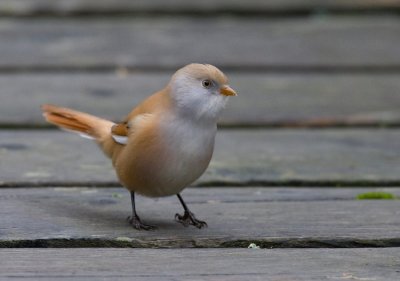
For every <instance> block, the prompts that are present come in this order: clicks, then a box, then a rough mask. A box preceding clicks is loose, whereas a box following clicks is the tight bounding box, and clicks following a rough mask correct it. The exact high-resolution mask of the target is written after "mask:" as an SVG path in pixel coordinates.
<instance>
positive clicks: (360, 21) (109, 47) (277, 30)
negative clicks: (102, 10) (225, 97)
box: [0, 16, 400, 71]
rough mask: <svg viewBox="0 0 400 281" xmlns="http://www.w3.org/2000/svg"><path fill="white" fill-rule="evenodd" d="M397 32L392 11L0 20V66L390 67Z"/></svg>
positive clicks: (395, 62)
mask: <svg viewBox="0 0 400 281" xmlns="http://www.w3.org/2000/svg"><path fill="white" fill-rule="evenodd" d="M399 33H400V24H399V20H398V18H397V17H390V16H370V17H368V16H366V17H322V18H314V17H308V18H293V19H286V20H268V19H264V18H261V19H260V18H246V19H242V20H237V19H235V18H230V17H224V18H207V19H204V18H189V17H178V18H176V17H175V18H171V17H164V18H120V19H114V20H112V19H95V20H84V19H73V20H62V19H41V20H35V21H31V20H18V21H16V20H10V19H2V20H0V37H1V38H2V39H3V40H1V43H0V68H1V69H3V70H11V69H14V70H15V69H18V70H26V69H41V68H42V69H76V68H78V69H85V68H89V69H109V68H113V67H118V66H128V67H131V68H133V69H137V68H150V69H166V68H167V69H176V68H178V67H179V66H182V65H184V64H187V63H190V62H202V63H212V64H215V65H217V66H220V67H222V68H224V67H231V68H247V69H260V68H261V69H281V70H282V69H283V70H290V69H295V70H296V69H297V70H298V71H301V70H302V69H304V68H310V69H314V70H320V69H332V68H333V69H335V68H350V69H352V68H356V69H361V70H362V69H364V68H366V69H371V68H375V67H378V68H381V69H382V68H383V69H386V68H389V69H391V68H394V69H397V68H398V67H399V65H400V55H399V54H400V51H399V48H397V46H399V45H400V36H397V35H398V34H399ZM203 35H206V36H203ZM199 38H201V39H200V40H199ZM377 42H379V44H377Z"/></svg>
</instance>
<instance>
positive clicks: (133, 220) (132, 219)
mask: <svg viewBox="0 0 400 281" xmlns="http://www.w3.org/2000/svg"><path fill="white" fill-rule="evenodd" d="M131 202H132V216H131V217H128V222H129V223H130V224H131V225H132V226H133V227H134V228H136V229H138V230H142V229H143V230H153V229H155V226H152V225H148V224H144V223H143V222H142V221H141V220H140V218H139V216H138V214H137V213H136V207H135V192H133V191H131Z"/></svg>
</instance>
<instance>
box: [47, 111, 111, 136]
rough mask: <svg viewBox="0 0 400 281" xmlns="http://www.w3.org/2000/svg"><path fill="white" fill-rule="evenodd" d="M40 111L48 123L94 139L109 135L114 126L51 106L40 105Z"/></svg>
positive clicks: (104, 121)
mask: <svg viewBox="0 0 400 281" xmlns="http://www.w3.org/2000/svg"><path fill="white" fill-rule="evenodd" d="M42 111H43V116H44V117H45V118H46V120H47V121H48V122H49V123H52V124H54V125H57V126H59V127H60V128H62V129H66V130H68V131H73V132H76V133H79V134H83V135H87V136H90V137H93V138H96V139H98V138H101V137H102V136H104V135H109V134H110V130H111V127H112V126H113V125H114V123H113V122H111V121H108V120H105V119H101V118H98V117H96V116H93V115H90V114H87V113H84V112H80V111H76V110H73V109H69V108H64V107H59V106H55V105H51V104H44V105H42Z"/></svg>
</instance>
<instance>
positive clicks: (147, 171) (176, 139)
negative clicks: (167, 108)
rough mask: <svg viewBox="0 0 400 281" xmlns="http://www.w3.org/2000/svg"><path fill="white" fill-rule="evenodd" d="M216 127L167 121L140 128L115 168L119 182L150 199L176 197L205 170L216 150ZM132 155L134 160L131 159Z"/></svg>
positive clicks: (170, 119)
mask: <svg viewBox="0 0 400 281" xmlns="http://www.w3.org/2000/svg"><path fill="white" fill-rule="evenodd" d="M215 134H216V126H215V125H214V126H204V125H198V124H193V123H191V122H187V121H185V120H180V119H173V118H164V119H163V120H159V121H158V122H153V123H151V122H150V123H149V125H148V126H144V127H143V128H140V129H139V128H138V130H137V133H136V134H135V135H134V136H133V139H132V141H131V142H130V143H128V145H127V148H126V149H127V150H129V151H130V153H125V154H124V155H123V156H122V155H121V156H122V157H121V160H122V159H125V160H124V161H119V163H121V164H120V165H118V163H117V165H116V169H117V173H118V172H119V173H118V174H119V177H120V180H121V182H122V183H124V184H125V186H126V187H127V188H128V189H130V190H133V191H136V192H138V193H141V194H142V195H145V196H150V197H161V196H169V195H174V194H177V193H179V192H180V191H182V189H184V188H185V187H186V186H188V185H189V184H191V183H192V182H194V181H195V180H196V179H198V178H199V177H200V176H201V175H202V174H203V173H204V171H205V170H206V168H207V166H208V164H209V162H210V160H211V156H212V153H213V150H214V140H215ZM131 155H132V156H133V157H131Z"/></svg>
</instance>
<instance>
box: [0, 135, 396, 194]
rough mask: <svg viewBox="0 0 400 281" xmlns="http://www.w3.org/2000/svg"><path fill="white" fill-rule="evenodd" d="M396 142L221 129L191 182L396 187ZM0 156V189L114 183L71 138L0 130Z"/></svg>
mask: <svg viewBox="0 0 400 281" xmlns="http://www.w3.org/2000/svg"><path fill="white" fill-rule="evenodd" d="M399 138H400V132H399V131H398V130H397V129H389V130H385V129H381V130H376V129H358V130H347V129H330V130H314V131H309V130H293V129H287V130H221V131H220V132H219V133H218V135H217V141H216V147H215V153H214V157H213V159H212V161H211V165H210V167H209V168H208V170H207V171H206V173H205V174H204V175H203V176H202V177H201V178H200V179H199V180H198V181H197V182H196V184H197V185H211V184H222V185H229V184H235V185H246V184H268V183H269V182H274V183H275V184H279V183H280V184H283V185H284V184H287V183H289V182H292V181H299V182H308V183H312V182H314V183H318V182H322V183H325V182H331V184H334V185H335V183H337V184H343V183H346V182H350V183H351V182H352V183H354V184H357V183H359V184H363V183H364V182H366V183H368V182H370V183H376V184H379V182H382V183H385V182H399V181H400V178H399V175H400V142H399ZM0 157H1V160H2V161H1V162H0V169H1V171H2V177H1V184H2V185H3V186H7V185H11V186H13V185H14V184H17V185H20V184H18V183H21V182H26V183H28V184H29V183H30V184H40V183H43V184H44V183H46V182H47V183H52V182H53V183H58V184H68V182H70V183H76V184H82V183H83V184H86V185H91V184H102V185H104V184H106V185H107V184H113V182H115V181H116V178H115V176H114V171H113V169H112V167H111V162H110V160H108V159H107V158H106V157H105V156H103V154H102V153H101V151H100V150H99V149H98V147H97V146H96V144H95V143H94V142H93V141H90V140H87V139H82V138H81V137H79V136H78V135H74V134H71V133H65V132H59V131H46V130H41V131H15V130H9V131H6V130H2V131H1V132H0ZM372 159H373V161H372Z"/></svg>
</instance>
